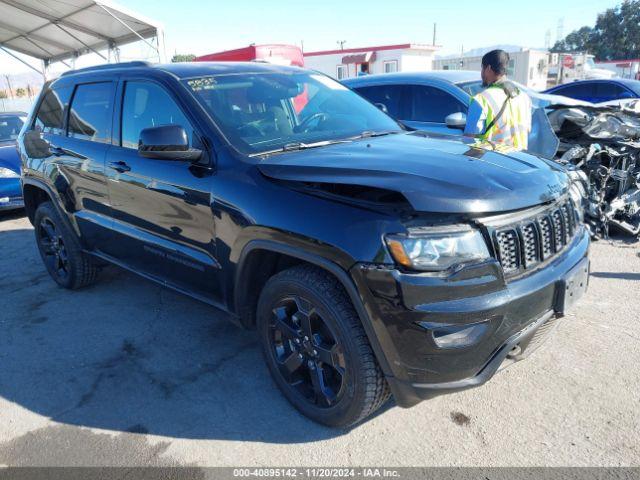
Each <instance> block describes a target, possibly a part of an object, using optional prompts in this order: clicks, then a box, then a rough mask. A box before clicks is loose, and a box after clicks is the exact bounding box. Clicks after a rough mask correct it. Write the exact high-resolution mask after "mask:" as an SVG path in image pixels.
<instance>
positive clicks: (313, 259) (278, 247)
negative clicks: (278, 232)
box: [233, 239, 393, 377]
mask: <svg viewBox="0 0 640 480" xmlns="http://www.w3.org/2000/svg"><path fill="white" fill-rule="evenodd" d="M254 250H268V251H271V252H275V253H282V254H284V255H288V256H290V257H294V258H297V259H300V260H302V261H304V262H307V263H309V264H312V265H315V266H317V267H319V268H321V269H323V270H325V271H327V272H328V273H330V274H331V275H333V276H334V277H335V278H336V279H337V280H338V282H340V284H341V285H342V287H343V288H344V289H345V291H346V292H347V295H349V299H350V300H351V303H352V304H353V307H354V308H355V309H356V313H357V314H358V317H359V318H360V322H362V326H363V327H364V330H365V333H366V334H367V338H368V339H369V344H370V345H371V348H372V349H373V353H374V355H375V356H376V359H377V360H378V364H379V365H380V368H381V369H382V372H383V373H384V375H385V376H387V377H391V376H393V374H392V370H391V367H390V365H389V362H388V359H387V356H386V354H385V352H384V350H383V348H382V346H381V345H380V342H379V341H378V337H377V336H376V334H375V331H374V328H373V324H372V322H371V319H370V317H369V314H368V312H367V310H366V308H365V306H364V303H363V301H362V298H361V297H360V295H359V293H358V290H357V288H356V285H355V283H354V282H353V279H352V278H351V276H350V275H349V274H348V273H347V271H345V270H344V269H343V268H342V267H340V266H339V265H338V264H337V263H335V262H333V261H331V260H328V259H326V258H324V257H321V256H319V255H315V254H313V253H309V252H307V251H305V250H302V249H299V248H296V247H292V246H290V245H286V244H283V243H279V242H275V241H273V240H262V239H257V240H251V241H249V242H248V243H247V244H246V245H245V246H244V248H243V250H242V253H241V254H240V258H239V259H238V266H237V268H236V275H235V279H234V298H233V302H234V307H235V311H239V310H238V307H239V305H238V303H239V298H240V296H239V295H238V292H239V291H240V290H239V288H238V287H239V285H238V284H239V282H240V279H241V278H242V274H243V269H244V268H245V260H246V258H247V257H248V255H249V254H250V253H251V252H253V251H254Z"/></svg>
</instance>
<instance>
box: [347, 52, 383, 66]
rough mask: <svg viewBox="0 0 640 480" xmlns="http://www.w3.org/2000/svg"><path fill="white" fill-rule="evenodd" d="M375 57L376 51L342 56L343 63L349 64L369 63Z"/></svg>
mask: <svg viewBox="0 0 640 480" xmlns="http://www.w3.org/2000/svg"><path fill="white" fill-rule="evenodd" d="M375 59H376V52H364V53H356V54H353V55H346V56H344V57H342V64H343V65H349V64H350V63H368V62H373V61H374V60H375Z"/></svg>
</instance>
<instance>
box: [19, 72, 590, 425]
mask: <svg viewBox="0 0 640 480" xmlns="http://www.w3.org/2000/svg"><path fill="white" fill-rule="evenodd" d="M19 149H20V153H21V156H22V173H23V175H22V182H23V191H24V200H25V204H26V209H27V212H28V216H29V219H30V220H31V222H32V223H33V225H34V227H35V237H36V241H37V244H38V247H39V250H40V253H41V255H42V259H43V261H44V264H45V265H46V268H47V270H48V271H49V273H50V274H51V277H53V279H54V280H55V281H56V282H57V283H58V284H60V285H61V286H63V287H66V288H71V289H75V288H79V287H83V286H86V285H88V284H90V283H91V282H93V281H94V280H95V279H96V277H97V274H98V272H99V269H100V267H101V266H103V265H105V264H107V263H111V264H116V265H119V266H121V267H124V268H126V269H129V270H131V271H133V272H135V273H138V274H140V275H142V276H144V277H146V278H149V279H151V280H154V281H156V282H159V283H161V284H163V285H166V286H168V287H170V288H173V289H176V290H179V291H181V292H184V293H186V294H188V295H191V296H192V297H195V298H197V299H200V300H202V301H204V302H207V303H210V304H211V305H214V306H216V307H218V308H220V309H222V310H224V311H226V312H229V313H230V314H231V315H230V317H231V318H232V319H233V320H234V321H235V322H237V323H238V324H239V325H242V326H243V327H246V328H256V329H257V331H258V334H259V337H260V341H261V343H262V346H263V348H264V354H265V358H266V362H267V365H268V367H269V369H270V371H271V374H272V375H273V378H274V379H275V382H276V383H277V385H278V386H279V387H280V389H281V390H282V392H283V393H284V395H285V396H286V397H287V398H288V399H289V400H290V401H291V403H293V405H294V406H295V407H296V408H298V409H299V410H300V411H301V412H303V413H304V414H305V415H307V416H309V417H310V418H312V419H314V420H316V421H318V422H322V423H324V424H327V425H332V426H345V425H350V424H353V423H355V422H358V421H360V420H362V419H363V418H365V417H367V416H368V415H370V414H372V413H373V412H374V411H375V410H376V409H378V408H379V407H380V406H381V405H383V404H384V403H385V401H387V400H388V398H389V397H390V396H391V395H392V394H393V396H394V397H395V400H396V402H397V403H398V405H400V406H402V407H409V406H412V405H414V404H416V403H417V402H419V401H420V400H422V399H427V398H430V397H433V396H435V395H439V394H442V393H446V392H452V391H457V390H461V389H465V388H468V387H472V386H476V385H479V384H481V383H483V382H485V381H487V380H488V379H489V378H490V377H491V376H492V375H493V374H494V373H495V372H496V371H497V370H498V368H499V367H500V366H503V365H505V364H507V363H510V362H511V361H514V360H518V359H520V358H522V357H524V356H525V354H526V353H528V352H530V351H531V350H533V348H534V347H535V346H536V345H537V344H539V342H540V340H541V338H542V337H543V336H544V335H543V334H544V333H546V332H548V331H550V330H551V329H552V328H553V326H554V325H555V324H556V323H557V319H558V318H559V317H561V316H562V315H563V313H564V312H565V311H566V310H567V309H568V308H570V307H571V305H572V304H573V303H574V302H575V301H576V299H577V298H578V297H579V296H580V295H581V294H582V292H583V291H584V290H585V289H586V284H587V275H588V270H589V262H588V256H587V255H588V250H589V237H588V235H587V233H586V231H585V229H584V228H583V226H582V224H581V222H580V215H581V212H580V211H579V210H578V207H577V206H576V204H575V202H574V201H572V191H571V188H570V184H569V183H568V179H567V175H566V174H565V173H564V172H563V170H562V169H561V167H558V166H556V165H555V164H553V163H552V162H548V161H545V160H542V159H539V158H537V157H533V156H531V155H527V154H524V153H512V154H509V155H505V154H499V153H495V152H489V151H485V150H480V149H477V148H473V147H472V146H470V145H468V144H465V143H463V142H461V141H452V140H442V139H436V138H429V137H427V136H425V135H424V134H420V133H419V132H412V131H407V130H405V129H403V128H402V127H401V126H399V125H398V124H397V123H396V122H395V121H393V120H392V119H391V118H389V117H388V116H387V115H386V114H384V113H383V112H382V111H380V110H379V109H378V108H376V107H375V106H374V105H372V104H370V103H368V102H367V101H365V100H364V99H363V98H361V97H360V96H359V95H357V94H356V93H354V92H352V91H351V90H349V89H348V88H346V87H344V86H342V85H341V84H339V83H337V82H335V81H334V80H332V79H330V78H329V77H326V76H323V75H321V74H318V73H315V72H311V71H306V70H302V69H297V68H288V67H279V66H274V65H267V64H260V63H237V64H235V63H218V64H216V63H191V64H174V65H166V66H162V65H153V66H152V65H148V64H145V63H139V62H136V63H130V64H119V65H107V66H102V67H95V68H89V69H85V70H78V71H74V72H70V73H68V74H65V75H63V76H61V77H60V78H59V79H57V80H56V81H54V82H52V83H51V84H48V85H46V86H45V88H44V89H43V92H42V94H41V96H40V99H39V101H38V102H37V104H36V106H35V108H34V111H33V113H32V114H31V115H30V118H29V120H28V122H27V123H26V124H25V127H24V128H23V131H22V132H21V135H20V138H19Z"/></svg>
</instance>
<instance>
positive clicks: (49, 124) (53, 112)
mask: <svg viewBox="0 0 640 480" xmlns="http://www.w3.org/2000/svg"><path fill="white" fill-rule="evenodd" d="M70 96H71V87H67V88H59V89H52V90H48V91H47V93H45V95H44V97H43V99H42V102H41V103H40V107H39V108H38V113H37V114H36V119H35V124H34V128H35V129H36V130H38V131H41V132H43V133H52V134H54V135H64V130H63V128H64V109H65V106H66V104H67V103H68V102H69V97H70Z"/></svg>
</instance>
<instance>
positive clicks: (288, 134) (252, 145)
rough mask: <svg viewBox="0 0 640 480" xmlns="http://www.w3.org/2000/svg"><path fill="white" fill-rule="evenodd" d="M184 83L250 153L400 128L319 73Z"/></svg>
mask: <svg viewBox="0 0 640 480" xmlns="http://www.w3.org/2000/svg"><path fill="white" fill-rule="evenodd" d="M185 83H186V85H187V86H188V88H189V89H190V90H191V91H192V92H193V93H194V94H195V96H196V98H197V99H198V101H199V102H200V103H201V104H202V105H203V106H204V108H205V109H206V110H207V112H208V113H209V114H210V115H211V117H212V118H213V120H214V121H215V122H216V124H217V125H218V127H219V128H220V129H221V130H222V132H223V133H224V134H225V135H226V137H227V138H228V139H229V140H230V141H231V142H232V143H233V145H234V146H235V147H236V148H237V149H238V150H240V151H241V152H243V153H246V154H259V153H265V152H271V151H274V150H280V149H286V148H287V146H290V145H296V144H297V145H305V146H306V145H309V144H317V143H318V142H330V141H332V140H344V139H347V138H350V137H354V136H358V135H362V134H363V133H365V134H372V133H383V132H384V133H387V132H399V131H401V127H400V126H399V125H398V124H397V123H396V122H395V121H394V120H392V119H391V118H390V117H389V116H387V115H386V114H384V113H383V112H382V111H381V110H380V109H378V108H377V107H376V106H374V105H372V104H371V103H369V102H367V101H366V100H364V99H363V98H362V97H360V96H359V95H357V94H356V93H354V92H352V91H351V90H349V89H348V88H346V87H345V86H343V85H342V84H340V83H338V82H336V81H334V80H332V79H330V78H329V77H326V76H324V75H320V74H314V73H307V72H300V73H298V72H294V73H249V74H247V73H243V74H232V75H213V76H207V77H200V78H195V79H189V80H186V81H185Z"/></svg>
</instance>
